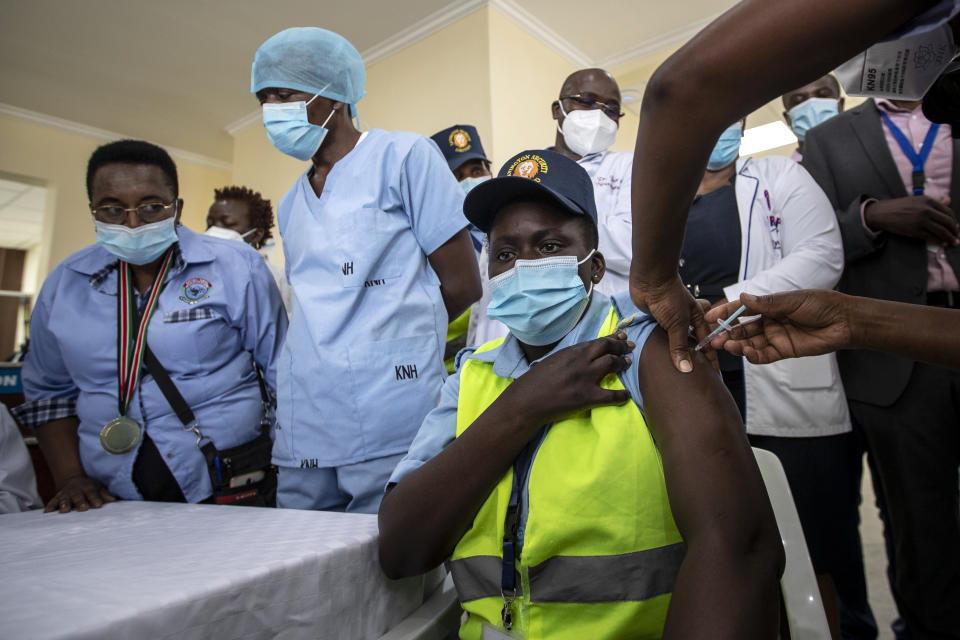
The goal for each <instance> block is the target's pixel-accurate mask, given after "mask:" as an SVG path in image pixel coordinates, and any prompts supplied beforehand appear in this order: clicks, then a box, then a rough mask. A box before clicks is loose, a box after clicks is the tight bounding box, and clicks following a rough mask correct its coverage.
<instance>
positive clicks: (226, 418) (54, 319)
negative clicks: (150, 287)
mask: <svg viewBox="0 0 960 640" xmlns="http://www.w3.org/2000/svg"><path fill="white" fill-rule="evenodd" d="M177 234H178V236H179V239H180V241H179V243H178V244H177V248H176V249H175V250H174V251H175V253H174V261H173V265H172V266H171V268H170V272H169V273H168V274H167V279H166V286H165V287H164V289H163V291H162V292H161V293H160V297H159V301H158V306H157V309H156V311H155V313H154V315H153V317H152V319H151V321H150V326H149V328H148V330H147V344H149V345H150V349H151V351H153V352H154V354H155V355H156V356H157V359H158V360H159V361H160V362H161V363H162V364H163V366H164V368H165V369H166V370H167V373H169V374H170V378H171V379H172V380H173V382H174V384H176V386H177V389H179V391H180V393H181V394H182V395H183V398H184V400H186V401H187V404H188V405H190V408H191V409H192V410H193V412H194V414H195V415H196V418H197V421H198V423H199V427H200V430H201V432H202V433H203V434H204V435H205V436H208V437H209V438H210V439H211V440H213V442H214V444H215V445H216V446H217V447H218V448H220V449H228V448H230V447H235V446H237V445H240V444H243V443H245V442H249V441H250V440H252V439H254V438H255V437H257V436H258V435H259V434H260V418H261V416H262V414H263V404H262V401H261V393H260V385H259V383H258V382H257V373H256V369H255V368H254V363H256V364H257V365H258V366H259V367H260V368H261V369H262V370H263V371H264V372H265V374H266V383H267V387H268V388H269V389H270V390H271V392H272V390H273V389H275V388H276V384H275V373H274V372H275V368H274V365H275V362H274V360H275V358H276V356H277V354H278V353H279V351H280V344H281V343H282V342H283V338H284V335H285V333H286V327H287V318H286V313H285V312H284V310H283V302H282V301H281V299H280V292H279V291H278V290H277V285H276V284H275V283H274V281H273V276H272V275H271V274H270V271H269V269H267V266H266V264H265V263H264V261H263V258H262V257H261V256H260V254H259V253H257V252H256V251H254V250H253V249H252V248H250V247H249V246H248V245H247V244H245V243H243V242H236V241H233V240H221V239H218V238H211V237H209V236H203V235H199V234H196V233H193V232H192V231H190V230H189V229H187V228H186V227H183V226H180V227H178V228H177ZM148 294H149V292H148ZM136 302H137V304H138V307H139V308H140V309H141V310H142V308H143V304H145V300H144V297H143V296H140V295H139V294H137V295H136ZM23 390H24V394H25V395H26V398H27V403H26V404H25V405H22V406H21V407H18V408H17V410H16V414H17V416H18V418H19V419H20V421H21V422H22V423H23V424H24V425H26V426H32V427H36V426H40V425H42V424H45V423H46V422H49V421H51V420H56V419H58V418H65V417H69V416H74V415H75V416H77V417H78V418H79V420H80V426H79V439H80V440H79V442H80V459H81V461H82V462H83V467H84V470H85V471H86V472H87V474H88V475H89V476H90V477H92V478H95V479H97V480H99V481H101V482H103V483H104V484H105V485H106V486H107V489H108V490H109V491H110V493H112V494H113V495H115V496H117V497H119V498H123V499H126V500H137V499H140V498H141V496H140V492H139V491H138V490H137V488H136V486H135V484H134V482H133V479H132V472H133V463H134V460H135V459H136V457H137V452H138V450H139V447H138V448H137V449H134V450H133V451H130V452H127V453H124V454H120V455H113V454H109V453H107V452H106V451H104V450H103V449H102V448H101V446H100V430H101V429H102V428H103V426H104V425H105V424H106V423H107V422H109V421H110V420H112V419H114V418H116V417H117V415H118V413H119V411H118V406H117V393H118V389H117V259H116V258H115V257H114V256H113V255H112V254H110V253H109V252H108V251H107V250H106V249H104V248H103V247H101V246H99V245H93V246H90V247H87V248H86V249H82V250H80V251H78V252H77V253H75V254H73V255H71V256H70V257H68V258H67V259H66V260H64V261H63V262H61V263H60V264H59V265H58V266H57V268H56V269H54V270H53V272H52V273H51V274H50V275H49V276H48V277H47V279H46V281H45V282H44V283H43V288H42V289H41V291H40V295H39V297H38V298H37V304H36V306H35V308H34V310H33V314H32V317H31V319H30V350H29V352H28V353H27V357H26V359H25V361H24V364H23ZM127 415H128V416H129V417H130V418H133V419H134V420H136V421H137V422H138V423H140V424H141V425H143V427H144V428H145V430H146V432H147V433H148V434H149V435H150V438H151V439H152V440H153V441H154V443H155V444H156V445H157V449H158V450H159V451H160V453H161V455H163V458H164V462H165V463H166V464H167V466H168V467H169V468H170V471H171V472H172V473H173V476H174V478H176V480H177V483H178V484H179V485H180V489H181V490H182V491H183V495H184V497H186V499H187V500H188V501H189V502H197V501H200V500H204V499H206V498H208V497H209V496H210V495H211V494H212V493H213V489H212V487H211V484H210V478H209V476H208V475H207V466H206V461H205V460H204V457H203V454H202V453H201V452H200V450H199V449H198V448H197V446H196V440H197V439H196V436H195V435H194V434H193V433H191V432H189V431H184V429H183V423H182V422H180V420H179V419H178V418H177V416H176V414H175V413H174V412H173V409H172V408H171V407H170V404H169V403H168V402H167V399H166V398H165V397H164V396H163V394H162V393H161V392H160V389H159V388H158V387H157V384H156V382H155V381H154V379H153V377H152V376H150V374H149V373H147V371H146V368H145V367H144V369H143V371H142V373H141V379H140V383H139V387H138V389H137V391H136V392H135V393H134V396H133V400H132V401H131V403H130V409H129V411H128V413H127ZM141 442H142V440H141Z"/></svg>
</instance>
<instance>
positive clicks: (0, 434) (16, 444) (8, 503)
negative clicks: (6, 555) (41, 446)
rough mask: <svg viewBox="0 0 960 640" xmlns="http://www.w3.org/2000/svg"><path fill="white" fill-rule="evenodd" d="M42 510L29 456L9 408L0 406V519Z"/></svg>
mask: <svg viewBox="0 0 960 640" xmlns="http://www.w3.org/2000/svg"><path fill="white" fill-rule="evenodd" d="M42 507H43V503H42V502H41V501H40V494H38V493H37V476H36V474H35V473H34V471H33V462H32V461H31V460H30V452H29V451H27V446H26V445H25V444H24V443H23V436H22V435H20V429H19V427H17V423H16V422H15V421H14V419H13V416H12V415H10V410H9V409H7V405H5V404H0V515H3V514H6V513H19V512H20V511H28V510H30V509H40V508H42Z"/></svg>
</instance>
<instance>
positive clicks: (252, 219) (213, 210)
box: [205, 186, 293, 318]
mask: <svg viewBox="0 0 960 640" xmlns="http://www.w3.org/2000/svg"><path fill="white" fill-rule="evenodd" d="M272 229H273V207H272V206H270V201H269V200H264V198H263V196H261V195H260V194H259V193H258V192H256V191H253V190H252V189H248V188H247V187H238V186H229V187H223V188H221V189H214V191H213V204H211V205H210V210H209V212H208V213H207V230H206V232H205V233H206V235H208V236H213V237H215V238H223V239H225V240H241V241H243V242H246V243H247V244H249V245H250V246H251V247H253V248H254V249H256V250H257V251H260V250H261V249H263V246H264V245H265V244H266V243H267V241H268V240H270V239H271V238H273V231H272ZM263 259H264V260H265V261H266V263H267V268H268V269H270V273H272V274H273V280H274V282H276V283H277V289H279V290H280V297H281V298H282V299H283V308H284V309H286V311H287V317H288V318H289V317H290V310H291V309H292V307H293V289H291V288H290V283H288V282H287V276H286V274H285V273H284V272H283V268H282V267H278V266H277V265H275V264H273V263H272V262H270V260H268V259H267V257H266V256H264V257H263Z"/></svg>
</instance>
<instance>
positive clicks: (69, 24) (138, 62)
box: [0, 0, 735, 162]
mask: <svg viewBox="0 0 960 640" xmlns="http://www.w3.org/2000/svg"><path fill="white" fill-rule="evenodd" d="M485 4H492V5H493V6H494V7H496V8H497V9H498V10H500V11H502V12H503V13H505V14H506V15H507V16H508V17H509V18H511V19H513V20H515V21H517V22H519V23H520V24H521V26H524V27H525V28H526V29H527V30H528V31H530V32H532V33H534V34H535V35H537V36H539V37H541V39H543V40H544V41H545V42H548V43H549V44H551V45H553V46H554V47H555V48H557V50H558V51H560V52H561V53H563V54H564V55H566V56H567V57H568V58H570V59H571V60H573V61H575V62H577V63H578V64H599V65H602V66H608V67H614V66H617V65H620V64H624V63H627V62H629V61H630V60H631V59H635V58H637V57H640V56H643V55H648V54H650V53H653V52H656V51H659V50H662V49H664V48H667V47H671V46H676V45H677V44H678V43H679V42H682V41H683V40H685V39H687V38H688V37H689V36H690V35H692V33H694V32H695V31H696V30H698V29H699V28H700V27H702V26H703V25H704V24H705V23H706V22H708V21H709V19H710V18H712V17H713V16H715V15H717V14H718V13H719V12H721V11H723V10H725V9H726V8H728V7H730V6H732V5H733V4H735V3H734V2H733V0H684V1H683V2H671V3H664V2H662V1H660V0H592V1H591V2H589V3H585V2H582V1H578V0H489V2H488V1H487V0H460V1H459V2H451V1H450V0H402V1H398V0H350V1H347V2H343V1H341V2H332V1H329V0H327V1H323V0H321V1H319V2H318V1H317V0H275V1H273V2H264V1H263V0H162V1H159V2H158V1H154V2H148V1H146V0H83V1H82V2H81V1H72V0H4V1H3V3H2V5H0V16H2V20H0V60H3V63H2V64H0V103H3V104H5V105H11V106H12V107H15V108H18V109H23V110H28V111H31V112H36V113H40V114H45V115H48V116H53V117H55V118H61V119H64V120H68V121H72V122H77V123H82V124H84V125H87V126H90V127H95V128H99V129H103V130H106V131H110V132H117V133H120V134H123V135H129V136H134V137H143V138H149V139H151V140H154V141H157V142H160V143H162V144H164V145H166V146H169V147H176V148H179V149H182V150H186V151H189V152H192V153H195V154H201V155H203V156H206V157H208V158H212V159H214V160H219V161H223V162H229V161H230V160H231V159H232V158H231V156H232V144H231V139H230V135H229V134H228V133H227V131H226V127H227V126H228V125H230V124H231V123H234V122H236V121H237V120H238V119H241V118H243V117H244V116H246V115H247V114H249V113H250V112H251V110H252V109H255V107H256V105H255V102H254V101H253V98H252V97H251V96H250V94H249V92H248V91H247V88H248V87H249V82H250V80H249V78H250V63H251V62H252V59H253V52H254V51H255V50H256V48H257V47H258V46H259V45H260V43H261V42H263V41H264V40H265V39H267V38H268V37H270V36H271V35H273V34H274V33H276V32H277V31H279V30H281V29H283V28H286V27H288V26H291V25H305V24H316V25H322V26H324V27H325V28H328V29H332V30H334V31H337V32H339V33H341V34H343V35H344V36H345V37H346V38H348V39H349V40H350V41H352V42H353V43H354V45H356V47H357V49H358V50H360V52H361V53H363V54H364V57H365V59H366V60H367V62H368V64H369V63H370V62H372V61H375V60H376V59H379V58H382V56H383V55H385V54H388V53H389V52H390V51H391V45H392V44H394V43H396V42H397V41H398V39H399V40H403V38H402V36H404V35H407V36H410V35H412V37H414V38H415V37H416V36H417V35H418V34H419V35H427V34H429V33H430V32H431V30H432V29H436V28H438V27H442V26H443V24H444V20H448V21H449V20H452V19H456V18H458V17H459V16H461V15H465V13H466V12H469V11H471V10H474V9H476V8H479V7H481V6H483V5H485ZM0 106H2V105H0ZM158 114H162V115H158Z"/></svg>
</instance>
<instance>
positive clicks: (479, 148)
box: [430, 124, 491, 256]
mask: <svg viewBox="0 0 960 640" xmlns="http://www.w3.org/2000/svg"><path fill="white" fill-rule="evenodd" d="M430 139H431V140H433V141H434V142H435V143H436V145H437V147H438V148H439V149H440V153H442V154H443V157H444V159H445V160H446V161H447V166H448V167H450V171H452V172H453V177H454V178H456V179H457V182H458V183H460V187H461V188H462V189H463V193H464V194H468V193H470V190H471V189H473V188H474V187H475V186H477V185H478V184H480V183H482V182H485V181H486V180H489V179H490V177H491V176H490V160H489V159H488V158H487V156H486V154H485V153H484V151H483V144H482V143H481V142H480V134H479V133H477V128H476V127H474V126H473V125H469V124H455V125H453V126H452V127H447V128H446V129H443V130H442V131H438V132H436V133H435V134H433V135H432V136H430ZM468 228H469V229H470V238H471V240H472V241H473V248H474V249H475V250H476V252H477V255H478V256H479V255H480V252H481V250H482V249H483V237H484V235H483V233H482V232H481V231H480V230H479V229H477V228H476V227H474V226H473V225H472V224H471V225H469V227H468Z"/></svg>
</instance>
